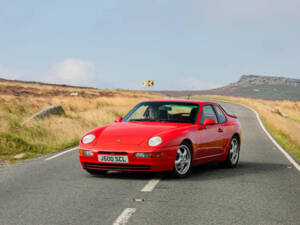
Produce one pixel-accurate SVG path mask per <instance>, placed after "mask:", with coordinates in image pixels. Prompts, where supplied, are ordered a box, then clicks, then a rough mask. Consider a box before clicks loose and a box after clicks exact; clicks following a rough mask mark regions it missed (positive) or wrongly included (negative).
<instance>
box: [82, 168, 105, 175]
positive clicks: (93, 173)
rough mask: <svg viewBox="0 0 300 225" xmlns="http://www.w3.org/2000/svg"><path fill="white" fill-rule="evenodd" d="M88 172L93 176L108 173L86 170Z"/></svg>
mask: <svg viewBox="0 0 300 225" xmlns="http://www.w3.org/2000/svg"><path fill="white" fill-rule="evenodd" d="M86 171H87V172H88V173H89V174H92V175H104V174H106V173H107V171H106V170H91V169H86Z"/></svg>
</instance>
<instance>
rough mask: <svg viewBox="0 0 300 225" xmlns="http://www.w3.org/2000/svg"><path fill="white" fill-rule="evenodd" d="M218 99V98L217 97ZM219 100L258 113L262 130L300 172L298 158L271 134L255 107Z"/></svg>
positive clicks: (257, 117) (257, 116)
mask: <svg viewBox="0 0 300 225" xmlns="http://www.w3.org/2000/svg"><path fill="white" fill-rule="evenodd" d="M216 100H217V99H216ZM217 101H222V102H227V103H234V104H237V105H241V106H243V107H245V108H247V109H250V110H251V111H252V112H253V113H254V114H255V115H256V119H257V120H258V123H259V125H260V127H261V128H262V130H263V131H264V132H265V134H266V135H267V136H268V138H269V139H270V140H271V141H272V142H273V144H274V145H275V146H276V147H277V149H278V150H279V151H280V152H281V153H282V154H283V155H284V156H285V157H286V158H287V159H288V160H289V161H290V163H292V164H293V166H294V167H295V168H296V169H297V170H298V172H300V165H299V164H298V163H297V162H296V160H294V159H293V158H292V157H291V156H290V155H289V153H288V151H287V150H286V149H284V148H283V147H282V146H281V145H280V144H279V143H278V142H277V141H276V140H275V138H274V137H273V136H272V135H271V134H270V132H269V131H268V130H267V128H266V127H265V125H264V124H263V122H262V120H261V118H260V115H259V114H258V112H257V111H256V110H255V109H253V108H252V107H250V106H248V105H244V104H242V103H238V102H230V101H223V100H217Z"/></svg>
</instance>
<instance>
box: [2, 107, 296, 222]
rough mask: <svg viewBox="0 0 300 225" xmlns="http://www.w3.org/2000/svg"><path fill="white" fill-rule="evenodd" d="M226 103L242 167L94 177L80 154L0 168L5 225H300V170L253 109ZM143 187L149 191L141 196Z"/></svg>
mask: <svg viewBox="0 0 300 225" xmlns="http://www.w3.org/2000/svg"><path fill="white" fill-rule="evenodd" d="M222 104H223V105H224V106H225V107H227V108H228V109H230V110H231V111H232V112H235V113H237V114H238V116H239V119H240V121H241V124H242V127H243V145H242V149H241V156H240V164H239V166H238V167H237V168H235V169H223V168H220V167H219V166H218V165H215V164H210V165H205V166H201V167H198V168H196V169H195V170H194V172H193V174H192V176H190V177H188V178H186V179H171V178H169V177H166V176H165V174H152V173H119V172H114V173H110V174H107V175H106V176H102V177H95V176H91V175H89V174H87V173H86V172H85V171H84V170H82V169H81V167H80V164H79V161H78V156H77V151H76V150H75V151H70V152H68V153H66V154H63V155H60V156H58V157H55V158H52V159H50V160H45V159H46V158H49V157H50V156H51V155H50V156H44V157H40V158H36V159H33V160H27V161H24V162H21V163H17V164H14V165H11V166H2V167H0V225H10V224H18V225H19V224H20V225H21V224H26V225H27V224H28V225H37V224H78V225H79V224H90V225H92V224H95V225H96V224H110V225H111V224H114V223H115V224H117V223H119V224H122V223H124V224H125V223H126V221H127V224H135V225H145V224H153V225H159V224H172V225H176V224H178V225H185V224H225V225H227V224H228V225H229V224H230V225H232V224H243V225H247V224H255V225H258V224H259V225H279V224H284V225H288V224H291V225H294V224H295V225H296V224H300V172H299V171H298V170H296V169H295V167H294V166H293V165H292V164H291V163H290V162H289V161H288V160H287V159H286V158H285V157H284V155H283V154H282V153H281V152H280V151H279V150H278V149H276V147H275V146H274V144H273V143H272V142H271V141H270V139H269V138H268V137H267V135H266V134H265V133H264V132H263V130H262V129H261V127H260V125H259V124H258V121H257V119H256V116H255V114H254V113H253V112H252V111H250V110H249V109H247V108H244V107H242V106H240V105H235V104H229V103H222ZM156 178H158V179H159V180H160V181H159V182H158V183H157V182H153V180H152V179H156ZM149 181H150V184H148V182H149ZM151 184H152V186H151ZM145 185H146V186H147V185H148V188H149V185H150V189H149V190H150V191H148V192H142V191H141V190H142V189H143V188H144V187H145ZM151 187H152V188H153V190H152V191H151V189H152V188H151ZM146 189H147V188H146ZM126 212H127V215H126Z"/></svg>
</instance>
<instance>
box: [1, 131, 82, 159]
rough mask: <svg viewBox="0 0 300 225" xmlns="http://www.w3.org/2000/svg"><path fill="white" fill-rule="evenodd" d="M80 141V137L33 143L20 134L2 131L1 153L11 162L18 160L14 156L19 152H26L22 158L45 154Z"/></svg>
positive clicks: (3, 157) (2, 157)
mask: <svg viewBox="0 0 300 225" xmlns="http://www.w3.org/2000/svg"><path fill="white" fill-rule="evenodd" d="M78 143H79V139H75V140H72V141H69V142H65V143H55V142H54V143H51V144H44V143H41V142H38V143H32V142H30V141H28V140H25V139H24V138H21V137H20V136H19V135H18V134H12V133H6V132H1V133H0V155H1V159H2V160H6V161H9V162H15V161H18V160H17V159H15V158H14V156H15V155H17V154H19V153H25V155H24V157H22V159H28V158H33V157H36V156H40V155H43V154H47V153H51V152H55V151H58V150H61V149H66V148H69V147H73V146H75V145H77V144H78Z"/></svg>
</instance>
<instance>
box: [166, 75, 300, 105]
mask: <svg viewBox="0 0 300 225" xmlns="http://www.w3.org/2000/svg"><path fill="white" fill-rule="evenodd" d="M160 93H163V94H166V95H169V96H175V97H176V96H177V97H178V96H187V95H223V96H234V97H247V98H261V99H268V100H296V101H299V100H300V79H292V78H286V77H271V76H257V75H243V76H241V78H240V80H239V81H238V82H236V83H231V84H229V85H227V86H224V87H221V88H216V89H211V90H204V91H201V90H199V91H160Z"/></svg>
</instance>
